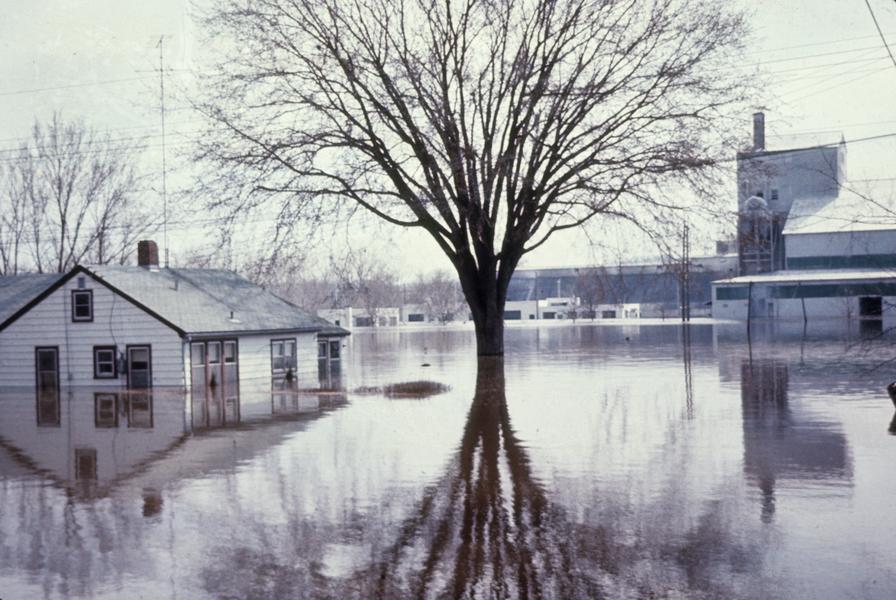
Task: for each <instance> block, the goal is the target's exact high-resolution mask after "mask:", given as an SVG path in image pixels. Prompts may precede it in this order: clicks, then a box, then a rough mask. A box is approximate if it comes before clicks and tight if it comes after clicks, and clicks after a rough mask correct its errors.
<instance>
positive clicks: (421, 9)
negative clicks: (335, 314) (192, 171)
mask: <svg viewBox="0 0 896 600" xmlns="http://www.w3.org/2000/svg"><path fill="white" fill-rule="evenodd" d="M216 6H217V8H216V9H215V11H214V13H213V14H212V15H211V16H210V17H209V19H208V23H207V25H208V27H209V40H210V43H214V42H215V40H220V41H221V42H220V43H221V44H222V47H221V52H220V53H219V54H220V55H221V56H222V60H221V62H220V64H219V65H218V70H217V74H216V75H215V76H214V78H213V80H212V81H210V82H208V83H209V86H208V88H209V89H211V90H213V91H212V92H211V97H210V98H209V99H208V100H207V101H206V102H205V103H204V105H203V106H202V107H201V108H202V109H203V110H204V111H205V112H206V114H208V115H210V116H211V117H212V118H213V119H214V120H215V121H217V122H218V123H219V124H221V125H223V126H224V128H223V129H224V131H225V132H226V133H225V134H224V137H222V138H218V139H205V140H202V142H203V146H202V150H201V151H200V157H202V158H205V159H209V160H212V161H213V162H214V164H215V167H216V169H215V173H216V174H217V175H218V176H219V177H220V179H221V182H222V184H223V185H222V189H226V190H227V191H228V192H229V194H230V195H229V196H228V197H226V198H225V202H226V203H228V204H229V206H231V207H232V208H233V210H235V211H238V210H242V209H243V208H244V207H246V206H252V205H255V204H256V203H258V202H263V201H265V200H268V199H270V200H274V201H275V202H281V203H284V204H289V205H292V206H294V207H300V208H301V210H296V212H297V213H301V214H302V218H307V219H312V220H315V219H321V218H325V217H328V216H332V214H333V213H332V212H331V211H336V210H338V209H341V208H342V207H355V208H357V207H361V208H363V209H366V210H368V211H370V212H371V213H373V214H374V215H376V216H378V217H380V218H381V219H384V220H386V221H388V222H389V223H393V224H395V225H398V226H401V227H419V228H422V229H424V230H426V231H427V232H428V233H429V234H430V235H431V236H432V238H433V239H434V241H435V243H437V244H438V246H439V247H440V248H441V250H442V251H443V252H444V253H445V254H446V256H447V257H448V258H449V259H450V260H451V263H452V265H453V266H454V269H455V270H456V271H457V275H458V277H459V281H460V285H461V288H462V290H463V293H464V296H465V298H466V300H467V303H468V304H469V307H470V311H471V313H472V315H473V320H474V322H475V328H476V340H477V351H478V353H479V354H480V355H493V354H501V353H503V350H504V345H503V331H504V324H503V310H504V303H505V299H506V293H507V288H508V284H509V282H510V278H511V275H512V274H513V272H514V270H515V268H516V267H517V265H518V263H519V261H520V259H521V258H522V257H523V256H524V255H525V254H526V253H528V252H531V251H533V250H535V249H536V248H539V247H540V246H542V245H543V244H544V243H545V242H547V241H548V240H549V239H550V238H551V237H552V236H553V235H554V234H555V233H557V232H559V231H562V230H564V229H569V228H573V227H578V226H580V225H581V224H583V223H585V222H586V221H588V220H589V219H591V218H592V217H594V216H595V215H600V214H606V215H615V216H618V217H622V218H625V219H631V220H635V221H641V220H642V219H644V218H646V217H648V216H649V215H652V214H655V213H657V212H658V211H660V210H661V209H666V208H670V207H674V206H680V200H673V199H667V198H664V197H663V196H662V194H661V191H662V190H666V189H672V188H671V187H669V186H670V185H671V184H672V183H673V182H674V183H675V185H677V186H679V187H677V188H675V189H681V186H682V185H687V186H700V185H702V184H703V183H705V182H706V181H707V177H708V175H709V174H710V173H711V169H710V167H712V166H713V165H714V164H715V163H716V160H717V159H718V158H720V157H723V156H727V155H729V154H730V148H731V147H732V146H731V145H730V142H731V140H729V139H728V138H727V133H726V132H728V131H733V128H731V127H729V125H730V124H729V123H728V122H727V120H726V119H727V116H728V115H729V114H731V113H732V110H733V109H735V106H736V104H737V103H738V102H740V101H741V100H742V94H741V90H742V89H743V88H742V86H743V76H742V74H741V73H740V71H739V70H738V69H736V68H735V65H737V63H738V60H739V58H740V57H739V51H740V50H741V41H742V40H743V39H744V33H745V20H744V18H743V16H742V15H741V14H739V13H737V12H735V11H734V10H733V9H732V8H731V5H730V3H727V2H723V1H721V0H647V1H645V0H556V1H552V2H551V1H547V0H522V1H520V2H507V1H505V0H466V1H464V2H447V1H445V0H404V1H393V0H365V1H362V0H345V1H343V0H339V1H337V0H248V1H247V0H220V1H219V2H218V4H217V5H216ZM225 40H226V41H225ZM237 48H238V49H239V51H238V52H236V51H235V49H237ZM225 186H226V187H225ZM327 199H329V200H331V201H330V202H327V201H326V200H327ZM338 200H343V201H345V202H338Z"/></svg>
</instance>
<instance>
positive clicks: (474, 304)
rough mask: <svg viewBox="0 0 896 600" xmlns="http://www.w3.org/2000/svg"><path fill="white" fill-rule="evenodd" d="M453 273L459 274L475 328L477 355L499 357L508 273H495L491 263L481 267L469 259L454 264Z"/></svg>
mask: <svg viewBox="0 0 896 600" xmlns="http://www.w3.org/2000/svg"><path fill="white" fill-rule="evenodd" d="M483 262H484V261H483ZM464 267H466V268H464ZM490 267H491V268H490ZM457 272H458V275H459V276H460V282H461V289H462V290H463V293H464V298H466V300H467V304H468V305H469V307H470V313H472V315H473V325H474V326H475V328H476V353H477V354H478V355H479V356H502V355H503V354H504V301H505V300H506V298H507V286H508V284H509V282H510V275H509V272H502V273H500V274H498V273H496V272H495V268H494V265H493V264H492V265H487V266H485V268H482V267H479V268H477V267H476V266H475V263H473V262H472V261H468V262H467V263H466V264H464V265H463V266H461V267H458V269H457ZM510 272H512V271H510Z"/></svg>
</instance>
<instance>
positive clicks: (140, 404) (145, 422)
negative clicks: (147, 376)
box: [127, 394, 153, 429]
mask: <svg viewBox="0 0 896 600" xmlns="http://www.w3.org/2000/svg"><path fill="white" fill-rule="evenodd" d="M127 415H128V427H133V428H139V429H152V426H153V422H152V396H151V395H149V394H134V395H131V396H130V397H129V398H128V399H127Z"/></svg>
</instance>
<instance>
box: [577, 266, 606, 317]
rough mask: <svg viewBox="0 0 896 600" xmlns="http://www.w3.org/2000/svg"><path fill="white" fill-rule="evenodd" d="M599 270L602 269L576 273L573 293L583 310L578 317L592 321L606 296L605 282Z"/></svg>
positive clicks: (597, 268)
mask: <svg viewBox="0 0 896 600" xmlns="http://www.w3.org/2000/svg"><path fill="white" fill-rule="evenodd" d="M601 270H603V267H588V268H584V269H577V273H576V284H575V286H576V287H575V293H576V295H577V296H578V297H579V300H580V301H581V303H582V306H583V307H584V308H585V312H582V313H580V314H579V315H578V316H580V317H582V318H590V319H591V320H592V321H593V320H594V317H595V316H596V315H597V307H598V305H600V304H603V303H604V301H605V299H606V296H607V290H606V285H607V282H606V280H605V277H603V276H602V273H601Z"/></svg>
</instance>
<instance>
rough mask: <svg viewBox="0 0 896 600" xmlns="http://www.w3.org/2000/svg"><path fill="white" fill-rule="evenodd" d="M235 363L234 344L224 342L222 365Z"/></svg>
mask: <svg viewBox="0 0 896 600" xmlns="http://www.w3.org/2000/svg"><path fill="white" fill-rule="evenodd" d="M235 362H236V342H224V363H225V364H232V363H235Z"/></svg>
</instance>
